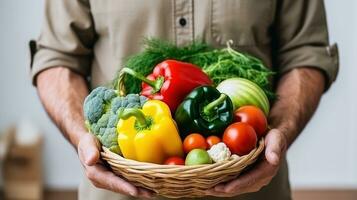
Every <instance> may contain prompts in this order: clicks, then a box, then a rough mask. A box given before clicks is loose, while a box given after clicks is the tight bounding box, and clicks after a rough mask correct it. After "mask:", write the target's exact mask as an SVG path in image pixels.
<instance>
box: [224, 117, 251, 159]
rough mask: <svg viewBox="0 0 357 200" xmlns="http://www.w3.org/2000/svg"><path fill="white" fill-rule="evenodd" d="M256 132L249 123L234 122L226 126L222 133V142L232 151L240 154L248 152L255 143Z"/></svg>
mask: <svg viewBox="0 0 357 200" xmlns="http://www.w3.org/2000/svg"><path fill="white" fill-rule="evenodd" d="M257 140H258V139H257V134H256V133H255V130H254V129H253V127H252V126H251V125H249V124H248V123H244V122H236V123H233V124H231V125H229V126H228V127H227V129H226V130H225V131H224V133H223V142H224V143H225V144H226V145H227V146H228V148H229V150H231V152H232V153H234V154H238V155H240V156H243V155H246V154H248V153H249V152H250V151H251V150H253V149H254V148H255V146H256V145H257Z"/></svg>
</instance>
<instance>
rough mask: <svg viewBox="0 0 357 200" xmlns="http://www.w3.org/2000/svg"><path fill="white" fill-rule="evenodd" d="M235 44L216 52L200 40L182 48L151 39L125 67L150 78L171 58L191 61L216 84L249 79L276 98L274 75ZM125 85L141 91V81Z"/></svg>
mask: <svg viewBox="0 0 357 200" xmlns="http://www.w3.org/2000/svg"><path fill="white" fill-rule="evenodd" d="M231 43H232V41H229V42H227V47H226V48H223V49H213V48H212V47H211V46H209V45H208V44H206V43H203V42H198V41H194V42H192V43H190V44H188V45H185V46H182V47H178V46H176V45H174V44H172V43H170V42H167V41H163V40H160V39H156V38H147V39H145V40H144V51H143V52H141V53H138V54H135V55H133V56H131V57H129V58H128V59H127V60H126V61H125V66H126V67H129V68H131V69H133V70H135V71H137V72H139V73H141V74H143V75H145V76H146V75H148V74H150V73H151V72H152V70H153V68H154V67H155V66H156V65H157V64H158V63H160V62H162V61H164V60H167V59H174V60H179V61H184V62H189V63H192V64H195V65H197V66H199V67H201V68H202V70H203V71H204V72H206V73H207V74H208V76H209V77H210V78H211V80H212V81H213V82H214V84H216V85H217V84H219V83H220V82H222V81H223V80H226V79H228V78H233V77H241V78H246V79H248V80H250V81H252V82H254V83H256V84H257V85H258V86H260V87H261V88H262V89H263V90H264V92H265V93H266V94H267V96H268V98H269V99H270V100H273V99H275V94H274V92H273V91H272V89H271V84H270V78H271V77H272V75H273V74H274V72H272V71H271V70H270V69H268V68H267V67H265V66H264V64H263V62H262V61H261V60H260V59H258V58H255V57H253V56H251V55H248V54H244V53H240V52H238V51H236V50H234V49H233V48H232V47H231V46H230V44H231ZM118 76H119V74H118ZM118 76H117V78H116V79H115V80H114V81H113V84H114V86H116V85H117V84H118V80H119V79H118V78H119V77H118ZM124 85H125V89H126V91H127V92H128V93H139V92H140V88H141V81H140V80H137V79H135V78H133V77H132V76H125V78H124Z"/></svg>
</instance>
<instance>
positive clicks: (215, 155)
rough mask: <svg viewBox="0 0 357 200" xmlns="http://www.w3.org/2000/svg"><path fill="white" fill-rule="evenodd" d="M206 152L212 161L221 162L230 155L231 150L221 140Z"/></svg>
mask: <svg viewBox="0 0 357 200" xmlns="http://www.w3.org/2000/svg"><path fill="white" fill-rule="evenodd" d="M207 153H208V155H209V156H210V157H211V158H212V160H213V161H214V162H222V161H225V160H228V159H229V158H230V157H231V151H230V150H229V148H228V147H227V145H226V144H225V143H223V142H220V143H217V144H215V145H213V146H212V147H211V148H210V149H209V150H208V151H207Z"/></svg>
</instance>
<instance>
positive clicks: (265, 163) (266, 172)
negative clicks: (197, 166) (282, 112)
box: [207, 129, 287, 197]
mask: <svg viewBox="0 0 357 200" xmlns="http://www.w3.org/2000/svg"><path fill="white" fill-rule="evenodd" d="M286 148H287V141H286V138H285V136H284V134H283V133H282V132H281V131H280V130H278V129H272V130H270V131H269V133H268V134H267V135H266V137H265V154H264V156H265V157H264V158H263V159H262V160H261V161H259V163H257V165H256V166H255V167H254V168H253V169H252V170H250V171H248V172H247V173H245V174H244V175H242V176H240V177H239V178H237V179H235V180H233V181H230V182H228V183H225V184H219V185H217V186H216V187H214V188H212V189H210V190H208V191H207V195H210V196H217V197H233V196H237V195H240V194H245V193H251V192H257V191H259V190H260V189H261V188H262V187H264V186H266V185H267V184H269V183H270V181H271V180H272V179H273V177H274V176H275V175H276V173H277V172H278V169H279V166H280V162H281V160H282V158H283V157H284V156H285V152H286Z"/></svg>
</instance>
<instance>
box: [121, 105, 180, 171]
mask: <svg viewBox="0 0 357 200" xmlns="http://www.w3.org/2000/svg"><path fill="white" fill-rule="evenodd" d="M118 115H119V117H120V120H119V123H118V125H117V131H118V143H119V146H120V149H121V152H122V154H123V156H124V157H125V158H128V159H132V160H137V161H141V162H150V163H157V164H162V163H164V161H165V160H166V159H167V158H169V157H172V156H179V157H182V156H183V150H182V141H181V138H180V135H179V133H178V131H177V128H176V125H175V122H174V120H173V119H172V117H171V113H170V109H169V107H168V106H167V105H166V104H165V103H164V102H162V101H158V100H149V101H147V102H146V103H145V104H144V105H143V108H142V109H138V108H125V109H120V112H119V113H118Z"/></svg>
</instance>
